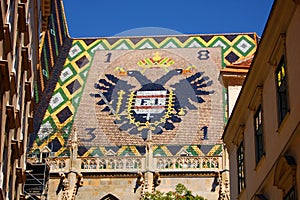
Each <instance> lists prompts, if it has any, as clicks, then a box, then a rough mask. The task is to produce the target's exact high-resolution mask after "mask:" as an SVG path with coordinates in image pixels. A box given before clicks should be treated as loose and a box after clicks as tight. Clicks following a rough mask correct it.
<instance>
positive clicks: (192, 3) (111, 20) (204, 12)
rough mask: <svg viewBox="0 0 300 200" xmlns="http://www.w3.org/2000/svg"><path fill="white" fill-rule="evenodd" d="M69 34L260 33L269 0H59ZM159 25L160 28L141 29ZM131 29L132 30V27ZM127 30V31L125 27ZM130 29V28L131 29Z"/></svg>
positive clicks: (269, 7) (104, 35)
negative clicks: (60, 0)
mask: <svg viewBox="0 0 300 200" xmlns="http://www.w3.org/2000/svg"><path fill="white" fill-rule="evenodd" d="M63 2H64V7H65V12H66V18H67V23H68V27H69V33H70V35H71V37H74V38H78V37H80V38H82V37H106V36H114V35H118V34H119V35H140V34H142V35H151V34H152V35H153V34H157V32H155V31H158V34H159V33H169V32H170V30H173V32H172V31H171V32H170V33H178V32H179V33H183V34H214V33H242V32H256V33H257V34H258V35H259V36H261V35H262V33H263V30H264V27H265V24H266V22H267V19H268V16H269V13H270V10H271V7H272V4H273V0H251V1H249V0H248V1H246V0H226V1H225V0H184V1H182V0H181V1H179V0H172V1H171V0H147V1H145V0H63ZM141 27H159V28H164V29H159V30H154V29H149V28H148V29H142V30H144V32H142V33H141V32H138V31H140V30H141V29H137V28H141ZM133 29H135V30H133ZM128 30H131V31H128ZM132 30H133V31H132Z"/></svg>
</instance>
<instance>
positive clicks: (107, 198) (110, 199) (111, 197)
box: [100, 194, 120, 200]
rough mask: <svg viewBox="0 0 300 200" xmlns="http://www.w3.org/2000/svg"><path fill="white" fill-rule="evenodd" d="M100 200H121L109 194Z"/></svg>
mask: <svg viewBox="0 0 300 200" xmlns="http://www.w3.org/2000/svg"><path fill="white" fill-rule="evenodd" d="M100 200H120V199H119V198H117V197H116V196H114V195H112V194H107V195H105V196H104V197H102V198H101V199H100Z"/></svg>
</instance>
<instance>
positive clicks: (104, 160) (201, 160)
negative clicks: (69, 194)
mask: <svg viewBox="0 0 300 200" xmlns="http://www.w3.org/2000/svg"><path fill="white" fill-rule="evenodd" d="M77 161H78V162H77V164H76V169H80V171H81V172H117V171H123V172H124V171H126V172H138V171H145V170H146V167H145V166H146V165H145V163H146V157H145V156H122V157H119V156H105V157H85V158H78V160H77ZM47 163H48V165H49V167H50V172H66V171H69V170H70V159H69V158H68V157H56V158H48V159H47ZM221 165H222V157H220V156H203V157H201V156H169V157H168V156H156V157H154V158H152V162H150V164H149V166H150V167H149V168H150V169H152V170H157V171H165V172H167V171H170V172H175V171H199V170H201V171H216V170H221ZM73 167H75V166H73Z"/></svg>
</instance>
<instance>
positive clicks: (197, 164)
mask: <svg viewBox="0 0 300 200" xmlns="http://www.w3.org/2000/svg"><path fill="white" fill-rule="evenodd" d="M221 164H222V157H220V156H203V157H198V156H178V157H174V156H172V157H165V156H164V157H156V168H157V170H159V171H182V170H187V171H193V170H195V171H199V170H201V171H212V170H220V169H221V168H220V167H221Z"/></svg>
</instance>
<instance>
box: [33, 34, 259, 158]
mask: <svg viewBox="0 0 300 200" xmlns="http://www.w3.org/2000/svg"><path fill="white" fill-rule="evenodd" d="M199 47H222V52H223V53H222V54H223V67H224V66H226V65H230V64H232V63H234V62H238V61H240V60H243V59H245V58H248V57H250V56H252V55H253V54H254V53H255V51H256V48H257V35H256V34H252V33H251V34H224V35H219V34H216V35H179V36H164V37H131V38H100V39H74V40H73V41H72V45H71V46H70V47H68V48H66V49H65V50H64V51H65V52H66V51H67V50H68V55H67V57H66V58H65V61H64V64H63V66H58V65H55V66H54V68H56V67H57V68H61V67H62V68H61V69H60V71H59V72H58V73H56V76H57V77H56V79H57V80H58V81H57V82H55V83H54V82H52V83H51V84H53V85H52V86H49V88H53V90H48V91H47V92H48V93H47V94H45V96H49V95H50V96H52V98H51V100H50V102H49V105H48V107H47V109H46V111H45V112H43V110H42V109H41V110H37V112H36V116H41V117H42V122H41V123H40V126H38V127H39V129H38V130H37V131H36V134H35V136H36V138H35V140H34V143H33V147H32V149H31V152H34V151H36V150H41V149H42V148H43V147H45V146H48V147H49V148H52V150H53V151H55V155H56V156H63V155H65V154H67V148H66V144H67V141H68V139H69V136H70V131H71V127H72V124H73V122H74V117H75V115H76V111H77V108H78V105H79V103H80V100H81V99H80V98H81V95H82V91H83V87H84V84H85V81H86V79H87V75H88V71H89V69H90V67H91V63H92V60H93V56H94V53H95V51H96V50H126V49H169V48H199ZM52 78H55V77H52ZM38 85H39V84H38ZM36 120H38V119H36ZM205 146H207V147H205ZM53 147H54V148H53ZM107 148H108V147H98V146H96V147H81V148H80V151H81V153H80V154H81V155H82V156H92V155H96V154H97V155H103V154H105V152H107ZM136 148H138V147H129V146H127V147H120V149H121V150H120V149H119V150H111V151H113V152H115V153H117V154H119V155H123V154H124V153H120V152H125V151H128V149H131V152H132V154H134V155H141V154H143V150H141V149H139V150H137V149H136ZM176 148H179V147H175V146H170V147H168V146H166V145H165V146H160V147H157V149H155V150H154V154H155V153H158V154H161V153H163V154H165V155H176V153H178V152H176V151H175V150H174V149H176ZM206 148H208V149H210V150H209V151H206V150H205V149H206ZM218 148H219V145H218V144H216V145H215V144H213V145H204V146H203V147H198V146H197V145H196V146H195V145H194V146H193V145H192V146H189V148H187V149H189V150H187V151H189V152H191V154H193V155H194V154H198V155H202V154H205V155H209V154H213V155H214V154H216V152H219V151H218ZM142 149H143V148H142ZM219 153H220V152H219Z"/></svg>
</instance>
